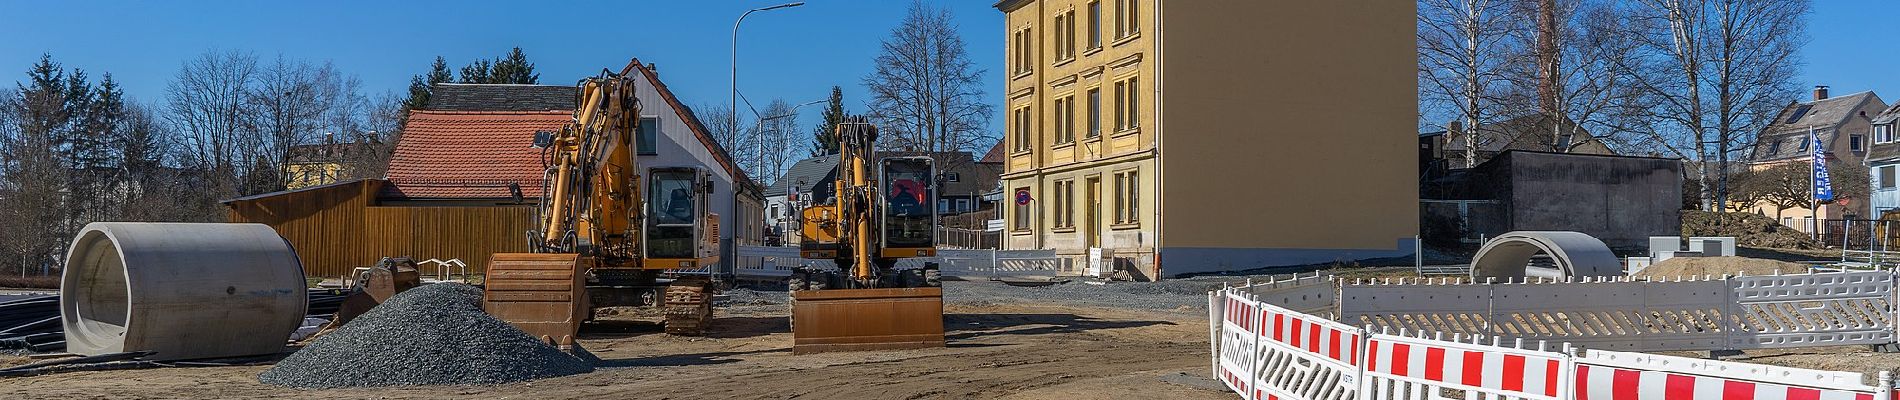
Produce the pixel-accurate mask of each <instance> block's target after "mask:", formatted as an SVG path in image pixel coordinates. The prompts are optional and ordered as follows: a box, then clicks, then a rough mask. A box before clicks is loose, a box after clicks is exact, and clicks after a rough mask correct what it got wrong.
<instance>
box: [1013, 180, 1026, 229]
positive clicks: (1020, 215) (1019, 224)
mask: <svg viewBox="0 0 1900 400" xmlns="http://www.w3.org/2000/svg"><path fill="white" fill-rule="evenodd" d="M1028 191H1029V188H1028V187H1019V188H1016V190H1015V191H1012V192H1010V193H1011V194H1010V196H1012V198H1010V199H1008V200H1009V201H1010V204H1011V205H1015V207H1016V210H1015V211H1016V212H1014V213H1012V214H1014V215H1012V216H1011V217H1013V218H1011V219H1012V220H1011V221H1010V229H1011V230H1015V231H1027V230H1029V206H1027V205H1018V204H1017V203H1016V199H1015V198H1014V197H1013V196H1015V193H1022V192H1028Z"/></svg>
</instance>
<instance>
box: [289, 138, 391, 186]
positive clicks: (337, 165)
mask: <svg viewBox="0 0 1900 400" xmlns="http://www.w3.org/2000/svg"><path fill="white" fill-rule="evenodd" d="M373 150H374V149H373V148H372V146H370V144H369V143H327V144H307V145H297V146H291V147H290V150H289V151H286V152H284V188H285V189H301V188H306V187H311V186H318V185H328V184H332V183H337V182H342V181H346V180H348V179H345V178H346V176H345V175H346V174H347V173H349V172H350V171H348V170H347V169H348V168H349V166H348V165H349V164H350V162H351V161H356V160H357V159H360V158H363V157H366V156H368V155H369V154H368V152H370V151H373Z"/></svg>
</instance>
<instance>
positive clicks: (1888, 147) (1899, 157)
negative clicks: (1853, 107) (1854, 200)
mask: <svg viewBox="0 0 1900 400" xmlns="http://www.w3.org/2000/svg"><path fill="white" fill-rule="evenodd" d="M1869 125H1870V126H1869V127H1868V133H1867V140H1870V141H1872V142H1873V144H1872V145H1871V146H1870V148H1869V149H1868V151H1867V168H1868V171H1867V177H1868V181H1869V182H1868V183H1869V187H1868V193H1869V195H1868V199H1867V200H1868V202H1867V203H1868V204H1867V205H1868V207H1870V208H1871V209H1872V211H1873V213H1872V214H1870V215H1868V216H1869V217H1871V218H1880V217H1881V216H1884V215H1886V214H1887V213H1888V212H1891V211H1893V210H1896V209H1900V171H1896V170H1900V140H1897V139H1900V138H1896V137H1895V135H1894V128H1896V127H1900V104H1896V105H1893V106H1890V107H1887V110H1886V111H1881V112H1880V115H1876V116H1874V118H1873V120H1871V121H1869Z"/></svg>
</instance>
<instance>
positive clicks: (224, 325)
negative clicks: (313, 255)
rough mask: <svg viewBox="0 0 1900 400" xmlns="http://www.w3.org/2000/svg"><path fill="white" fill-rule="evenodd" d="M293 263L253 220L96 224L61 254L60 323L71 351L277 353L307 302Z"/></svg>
mask: <svg viewBox="0 0 1900 400" xmlns="http://www.w3.org/2000/svg"><path fill="white" fill-rule="evenodd" d="M304 285H305V282H304V278H303V266H302V264H301V263H300V262H298V260H297V254H296V252H295V251H293V250H292V249H291V248H290V244H289V243H288V242H286V241H284V239H283V237H281V236H278V235H277V232H276V231H275V230H272V229H271V228H270V227H269V226H265V225H261V224H183V223H139V222H100V223H92V224H88V225H86V228H85V229H84V230H81V231H80V233H79V234H78V235H77V236H76V237H75V238H74V239H73V246H72V247H71V248H70V249H68V251H67V253H66V269H65V271H64V273H63V274H62V276H61V278H60V320H61V324H62V326H63V327H64V328H65V331H66V335H65V337H66V350H67V351H69V352H72V353H75V354H80V355H97V354H106V353H116V352H125V351H151V352H154V353H155V354H153V355H152V356H150V357H147V358H148V359H151V360H184V359H199V358H219V357H236V356H248V355H258V354H271V353H276V352H279V351H282V350H283V348H284V342H285V340H286V339H288V338H289V337H290V333H291V331H294V330H296V329H297V326H298V325H299V324H300V323H301V322H302V320H303V315H304V311H305V309H306V307H307V306H308V302H309V298H308V293H307V292H306V290H305V289H304Z"/></svg>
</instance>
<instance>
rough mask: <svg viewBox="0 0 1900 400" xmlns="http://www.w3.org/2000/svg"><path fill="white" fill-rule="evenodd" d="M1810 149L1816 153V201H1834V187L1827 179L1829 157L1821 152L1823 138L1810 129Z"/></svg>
mask: <svg viewBox="0 0 1900 400" xmlns="http://www.w3.org/2000/svg"><path fill="white" fill-rule="evenodd" d="M1808 140H1810V141H1812V142H1813V143H1810V144H1809V145H1808V149H1809V150H1812V151H1813V152H1814V162H1813V163H1811V164H1813V165H1814V201H1821V202H1825V201H1834V185H1833V183H1831V182H1829V180H1828V178H1827V156H1826V153H1824V152H1822V151H1821V136H1820V135H1816V134H1814V129H1813V128H1809V129H1808Z"/></svg>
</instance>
